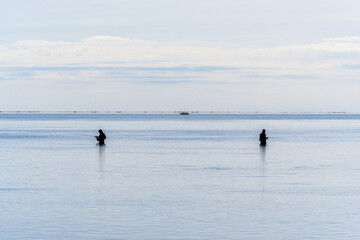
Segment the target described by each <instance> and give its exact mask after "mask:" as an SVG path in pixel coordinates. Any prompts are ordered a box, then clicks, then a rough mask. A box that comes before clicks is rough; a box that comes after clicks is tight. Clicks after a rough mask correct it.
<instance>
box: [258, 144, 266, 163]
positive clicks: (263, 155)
mask: <svg viewBox="0 0 360 240" xmlns="http://www.w3.org/2000/svg"><path fill="white" fill-rule="evenodd" d="M259 148H260V160H261V161H262V162H265V161H266V146H263V145H260V146H259Z"/></svg>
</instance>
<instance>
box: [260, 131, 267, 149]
mask: <svg viewBox="0 0 360 240" xmlns="http://www.w3.org/2000/svg"><path fill="white" fill-rule="evenodd" d="M266 139H268V138H267V137H266V133H265V129H263V130H262V132H261V133H260V137H259V141H260V146H266Z"/></svg>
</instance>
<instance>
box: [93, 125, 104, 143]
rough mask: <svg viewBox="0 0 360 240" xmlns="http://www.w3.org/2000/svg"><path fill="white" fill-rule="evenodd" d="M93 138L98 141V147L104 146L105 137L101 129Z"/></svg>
mask: <svg viewBox="0 0 360 240" xmlns="http://www.w3.org/2000/svg"><path fill="white" fill-rule="evenodd" d="M95 137H96V140H98V142H99V144H100V145H104V144H105V139H106V135H105V133H104V132H103V131H102V130H101V129H100V130H99V136H95Z"/></svg>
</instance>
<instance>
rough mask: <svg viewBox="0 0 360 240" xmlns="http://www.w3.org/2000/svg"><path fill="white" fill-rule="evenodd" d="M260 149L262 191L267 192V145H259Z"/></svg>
mask: <svg viewBox="0 0 360 240" xmlns="http://www.w3.org/2000/svg"><path fill="white" fill-rule="evenodd" d="M259 150H260V161H259V162H260V167H259V168H260V171H259V172H260V174H261V177H262V191H263V192H266V146H262V145H260V146H259Z"/></svg>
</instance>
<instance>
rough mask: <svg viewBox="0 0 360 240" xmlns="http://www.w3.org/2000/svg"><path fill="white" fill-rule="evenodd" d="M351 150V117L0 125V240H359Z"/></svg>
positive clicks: (127, 117) (355, 151)
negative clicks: (263, 138)
mask: <svg viewBox="0 0 360 240" xmlns="http://www.w3.org/2000/svg"><path fill="white" fill-rule="evenodd" d="M100 128H101V129H103V131H104V132H105V134H106V136H107V139H106V145H105V146H98V145H97V144H96V139H95V137H94V136H95V135H98V132H97V130H98V129H100ZM263 128H265V129H266V133H267V135H268V137H269V139H268V145H267V146H266V147H265V148H263V147H260V146H259V141H258V139H259V134H260V132H261V130H262V129H263ZM359 143H360V115H356V114H353V115H351V114H223V115H222V114H190V115H189V116H181V115H177V114H0V149H1V150H0V152H1V154H0V239H4V240H12V239H16V240H18V239H19V240H25V239H26V240H28V239H36V240H40V239H46V240H55V239H61V240H63V239H74V240H75V239H76V240H78V239H86V240H95V239H99V240H110V239H112V240H115V239H124V240H135V239H136V240H147V239H153V240H208V239H209V240H213V239H214V240H215V239H216V240H239V239H246V240H248V239H250V240H252V239H254V240H255V239H256V240H258V239H266V240H272V239H274V240H275V239H276V240H279V239H286V240H290V239H291V240H293V239H301V240H303V239H322V240H323V239H326V240H329V239H337V240H338V239H352V240H353V239H360V228H359V226H360V147H359Z"/></svg>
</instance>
